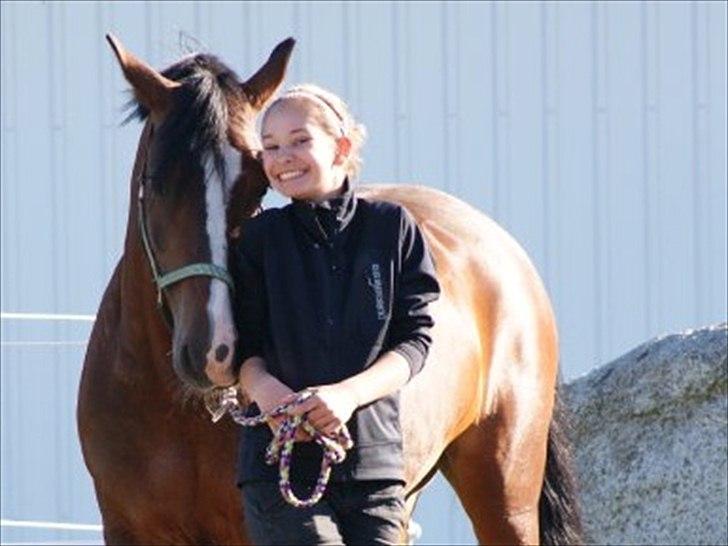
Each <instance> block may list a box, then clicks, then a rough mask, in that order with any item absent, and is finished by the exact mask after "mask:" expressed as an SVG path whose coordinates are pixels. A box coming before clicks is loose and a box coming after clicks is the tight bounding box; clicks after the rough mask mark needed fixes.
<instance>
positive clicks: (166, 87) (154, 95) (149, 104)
mask: <svg viewBox="0 0 728 546" xmlns="http://www.w3.org/2000/svg"><path fill="white" fill-rule="evenodd" d="M106 40H107V41H108V42H109V44H110V45H111V49H113V50H114V54H115V55H116V58H117V59H118V60H119V64H120V65H121V69H122V70H123V72H124V77H125V78H126V80H127V81H128V82H129V83H130V84H131V85H132V87H133V88H134V95H135V96H136V98H137V100H138V101H139V102H140V103H141V104H142V105H143V106H145V107H146V108H148V109H149V110H150V111H151V112H152V113H155V114H163V113H164V112H166V110H167V109H168V108H169V106H170V104H171V102H172V95H173V93H174V90H175V89H177V88H178V87H180V86H181V85H182V84H180V83H178V82H175V81H172V80H170V79H169V78H165V77H164V76H162V75H161V74H160V73H159V72H157V71H156V70H154V69H153V68H152V67H151V66H149V65H148V64H147V63H145V62H144V61H142V60H141V59H139V58H138V57H137V56H136V55H134V54H133V53H131V52H130V51H127V50H126V49H125V48H124V46H123V45H122V43H121V42H120V41H119V39H118V38H116V36H114V35H113V34H107V35H106Z"/></svg>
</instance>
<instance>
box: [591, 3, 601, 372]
mask: <svg viewBox="0 0 728 546" xmlns="http://www.w3.org/2000/svg"><path fill="white" fill-rule="evenodd" d="M598 22H599V19H598V14H597V6H596V4H592V6H591V30H592V70H591V80H592V116H591V117H592V128H591V129H592V218H593V229H594V231H593V235H592V237H593V244H592V252H593V259H594V308H595V309H594V310H595V321H594V340H595V347H596V359H597V362H601V359H602V328H603V324H602V295H601V286H602V272H601V255H600V252H599V244H600V241H601V231H600V225H599V206H598V205H599V203H598V202H599V199H598V196H599V138H598V137H599V134H598V133H599V128H598V107H599V105H598V93H599V90H598V87H597V84H598V75H597V72H598V70H599V68H598V61H599V57H598V52H597V47H598V45H597V41H598Z"/></svg>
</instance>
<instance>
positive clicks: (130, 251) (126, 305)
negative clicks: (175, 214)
mask: <svg viewBox="0 0 728 546" xmlns="http://www.w3.org/2000/svg"><path fill="white" fill-rule="evenodd" d="M134 172H135V173H136V167H135V169H134ZM133 180H134V182H133V183H132V187H131V196H130V207H129V217H128V224H127V229H126V239H125V241H124V254H123V256H122V258H121V264H120V268H121V270H120V279H119V299H120V301H119V309H120V317H119V335H120V339H119V341H120V342H121V344H122V345H123V346H124V349H125V352H127V354H129V351H131V355H132V356H133V359H134V360H135V361H137V362H142V363H144V364H143V365H144V366H146V367H147V368H149V369H152V368H159V369H165V370H166V371H168V372H170V373H171V362H169V356H168V353H169V351H170V349H171V346H172V342H171V335H170V332H169V330H168V328H167V326H166V325H165V324H164V321H163V319H162V315H161V313H160V312H159V310H157V291H156V286H155V284H154V281H153V279H152V273H151V269H150V267H149V263H148V259H147V257H146V254H145V252H144V247H143V244H142V238H141V232H140V230H139V219H138V211H137V192H138V182H137V181H138V177H136V176H135V177H134V178H133ZM156 364H159V366H157V365H156Z"/></svg>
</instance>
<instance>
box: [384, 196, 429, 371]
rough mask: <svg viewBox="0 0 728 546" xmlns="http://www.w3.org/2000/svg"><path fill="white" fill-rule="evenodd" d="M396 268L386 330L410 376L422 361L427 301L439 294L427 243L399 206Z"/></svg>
mask: <svg viewBox="0 0 728 546" xmlns="http://www.w3.org/2000/svg"><path fill="white" fill-rule="evenodd" d="M398 265H399V268H398V275H397V276H396V278H395V283H394V303H393V309H392V322H391V325H390V331H389V347H390V350H392V351H395V352H397V353H399V354H401V355H402V356H403V357H404V358H405V359H406V360H407V362H408V363H409V366H410V379H412V377H414V376H415V375H416V374H417V373H419V371H420V370H421V369H422V367H423V366H424V364H425V359H426V357H427V353H428V351H429V349H430V344H431V343H432V338H431V337H430V328H432V326H433V325H434V321H433V319H432V315H431V314H430V312H429V308H428V304H429V303H430V302H432V301H435V300H436V299H437V298H438V297H439V295H440V285H439V283H438V281H437V277H436V274H435V267H434V265H433V262H432V257H431V255H430V251H429V249H428V247H427V243H426V241H425V239H424V237H423V236H422V233H421V232H420V230H419V228H418V227H417V224H416V223H415V221H414V219H413V218H412V216H411V215H410V214H409V213H408V212H407V211H406V210H404V209H402V217H401V221H400V233H399V264H398Z"/></svg>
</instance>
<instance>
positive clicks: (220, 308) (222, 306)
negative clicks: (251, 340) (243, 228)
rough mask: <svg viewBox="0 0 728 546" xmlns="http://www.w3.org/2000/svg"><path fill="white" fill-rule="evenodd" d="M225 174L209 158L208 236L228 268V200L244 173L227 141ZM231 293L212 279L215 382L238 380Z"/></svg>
mask: <svg viewBox="0 0 728 546" xmlns="http://www.w3.org/2000/svg"><path fill="white" fill-rule="evenodd" d="M224 156H225V175H224V180H221V176H220V173H219V172H218V170H217V169H216V168H215V162H214V161H213V160H212V157H209V156H208V157H207V158H206V160H205V180H206V183H205V185H206V190H205V201H206V208H207V235H208V238H209V244H210V257H211V260H212V263H214V264H215V265H217V266H219V267H222V268H225V269H227V235H226V233H227V225H226V223H227V219H226V203H227V201H228V197H229V195H230V192H231V190H232V186H233V184H234V183H235V180H236V179H237V177H238V176H239V175H240V168H241V157H240V152H238V151H237V150H235V149H234V148H233V147H232V146H230V145H229V144H227V143H226V145H225V150H224ZM230 296H231V293H230V289H229V288H228V286H227V285H226V284H225V283H224V282H223V281H221V280H220V279H211V281H210V299H209V301H208V302H207V316H208V323H209V325H210V332H211V336H210V338H211V342H210V350H209V351H208V353H207V355H206V357H207V362H206V364H205V373H206V374H207V377H208V379H209V380H210V381H212V383H213V384H215V385H229V384H230V383H232V382H233V381H234V380H235V377H234V376H233V374H232V359H233V353H234V349H235V339H236V332H235V324H234V322H233V317H232V303H231V297H230Z"/></svg>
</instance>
